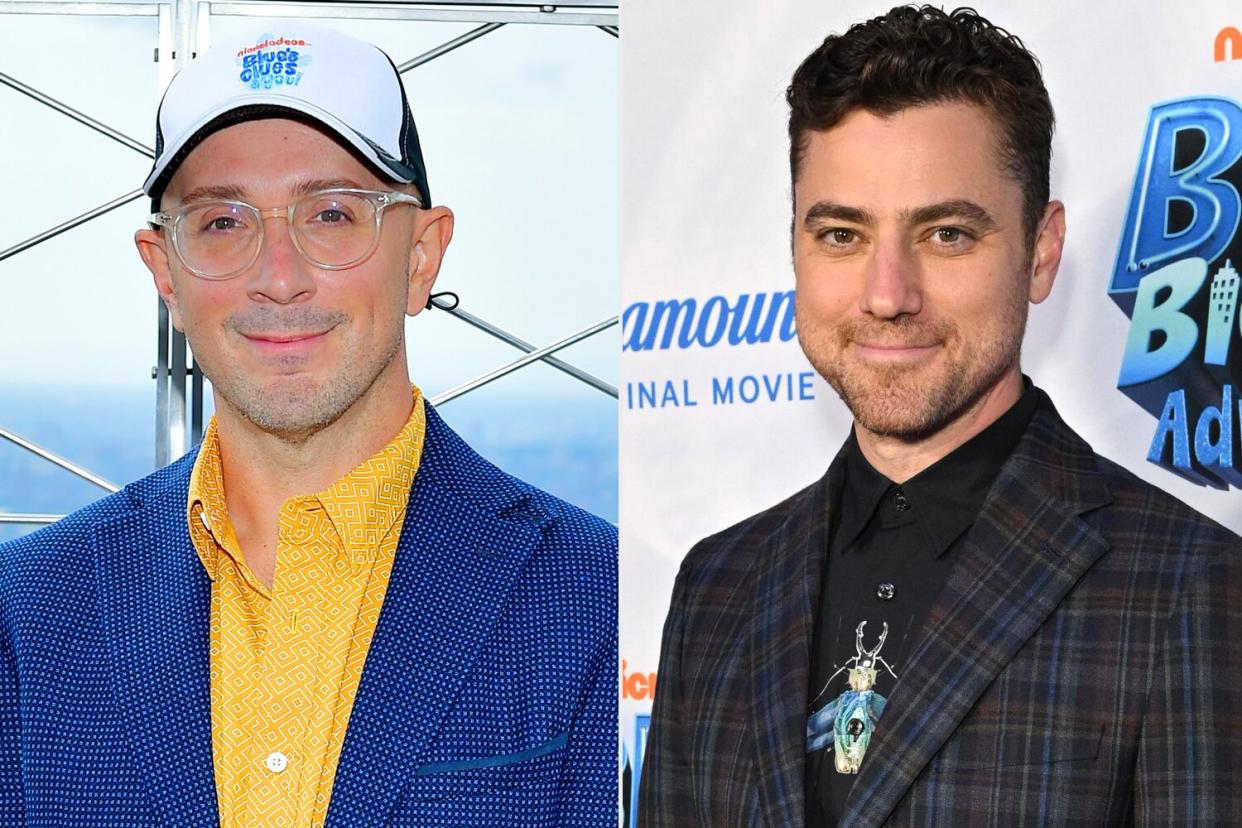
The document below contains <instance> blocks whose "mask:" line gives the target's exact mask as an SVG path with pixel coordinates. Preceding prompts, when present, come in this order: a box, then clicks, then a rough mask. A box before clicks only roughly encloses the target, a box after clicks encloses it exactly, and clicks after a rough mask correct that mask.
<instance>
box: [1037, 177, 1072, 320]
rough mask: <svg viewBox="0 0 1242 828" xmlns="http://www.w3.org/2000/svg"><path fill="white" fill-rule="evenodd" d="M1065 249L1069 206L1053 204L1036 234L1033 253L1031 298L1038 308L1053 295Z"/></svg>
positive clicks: (1046, 211) (1049, 205)
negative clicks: (1053, 285)
mask: <svg viewBox="0 0 1242 828" xmlns="http://www.w3.org/2000/svg"><path fill="white" fill-rule="evenodd" d="M1064 248H1065V205H1064V204H1062V203H1061V202H1059V201H1050V202H1048V206H1046V207H1045V208H1044V217H1043V219H1042V220H1041V221H1040V222H1039V230H1038V231H1037V232H1036V234H1035V246H1034V249H1033V250H1032V251H1031V289H1030V299H1031V302H1032V303H1033V304H1036V305H1038V304H1039V303H1040V302H1042V301H1044V300H1045V299H1047V298H1048V294H1050V293H1052V283H1053V282H1055V281H1056V279H1057V270H1058V269H1059V268H1060V267H1061V251H1062V250H1063V249H1064Z"/></svg>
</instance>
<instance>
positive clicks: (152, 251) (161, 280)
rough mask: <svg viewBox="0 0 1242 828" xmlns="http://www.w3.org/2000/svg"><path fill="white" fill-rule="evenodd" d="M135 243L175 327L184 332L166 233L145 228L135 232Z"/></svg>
mask: <svg viewBox="0 0 1242 828" xmlns="http://www.w3.org/2000/svg"><path fill="white" fill-rule="evenodd" d="M134 245H135V246H136V247H137V248H138V255H139V256H141V257H142V263H143V264H145V265H146V266H147V270H149V271H151V278H152V279H153V280H154V281H155V290H156V292H157V293H159V295H160V299H162V300H163V301H164V307H166V308H168V316H169V317H170V318H171V319H172V323H173V327H174V328H176V329H177V330H179V331H182V332H184V331H185V328H184V327H182V325H181V309H180V307H179V306H178V305H177V293H176V290H175V289H174V288H173V280H172V271H171V270H170V269H169V267H168V248H167V247H166V240H165V238H164V234H163V233H162V232H160V231H159V230H152V229H150V228H144V229H142V230H139V231H138V232H136V233H134Z"/></svg>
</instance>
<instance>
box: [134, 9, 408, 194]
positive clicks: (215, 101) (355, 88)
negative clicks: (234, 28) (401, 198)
mask: <svg viewBox="0 0 1242 828" xmlns="http://www.w3.org/2000/svg"><path fill="white" fill-rule="evenodd" d="M282 117H283V118H294V119H297V120H310V121H312V122H314V123H316V124H319V125H322V126H324V127H326V128H327V129H328V130H329V131H331V132H332V133H333V134H335V135H336V136H338V137H339V138H340V139H341V140H342V141H344V142H345V143H347V144H348V145H350V146H351V147H353V148H354V149H355V150H357V151H358V152H359V153H360V154H361V155H362V157H363V158H365V159H366V160H367V161H368V162H370V164H371V165H372V166H374V167H375V168H376V170H377V171H378V172H380V173H382V174H383V175H384V176H385V177H388V178H392V179H394V180H396V181H400V182H404V183H407V184H414V185H415V186H416V187H417V188H418V192H419V196H420V197H421V199H422V201H423V206H424V207H430V206H431V194H430V192H429V191H428V188H427V169H426V166H425V165H424V163H423V152H422V148H421V147H420V146H419V143H418V130H417V129H416V128H415V127H414V118H413V116H412V115H411V114H410V106H409V103H408V102H407V101H406V98H405V90H404V88H403V87H402V85H401V77H400V75H398V74H397V69H396V67H395V66H394V65H393V62H392V60H390V59H389V57H388V56H387V55H386V54H384V53H383V52H382V51H380V50H379V49H378V48H376V47H375V46H372V45H371V44H370V43H365V42H363V41H361V40H357V39H355V38H352V37H348V36H347V35H343V34H341V33H340V32H337V31H334V30H332V29H328V28H325V27H323V26H316V25H314V24H310V23H304V22H302V21H298V20H268V21H265V22H264V23H263V24H262V26H261V28H256V29H254V30H252V31H249V32H247V33H246V34H244V35H241V36H238V37H230V38H228V39H227V40H222V41H220V42H218V43H216V44H215V45H213V46H212V47H211V49H210V50H209V51H207V52H206V53H205V54H203V55H200V56H199V57H198V58H197V59H195V60H194V61H193V62H192V63H190V65H188V66H186V67H185V68H184V69H182V70H181V71H180V72H178V73H177V74H176V76H175V77H173V79H172V82H171V83H170V84H169V85H168V89H167V90H166V91H165V92H164V99H163V101H161V102H160V108H159V113H158V115H157V116H156V119H155V166H154V167H153V168H152V169H151V174H150V175H148V176H147V180H146V181H145V182H144V183H143V185H142V189H143V191H144V192H145V193H146V194H147V195H149V196H151V198H152V200H153V201H155V202H156V203H157V204H158V201H159V198H160V196H161V195H162V194H163V192H164V188H165V187H166V186H167V185H168V181H169V179H171V178H172V176H173V173H175V172H176V171H177V167H178V166H179V165H180V164H181V162H182V161H184V160H185V158H186V156H188V155H189V154H190V152H191V151H193V149H194V148H195V147H196V146H198V144H199V143H200V142H202V140H203V139H204V138H206V137H207V136H208V135H211V134H212V133H213V132H216V131H218V130H221V129H224V128H225V127H228V126H232V125H233V124H237V123H241V122H243V121H252V120H256V119H260V118H282Z"/></svg>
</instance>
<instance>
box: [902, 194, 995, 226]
mask: <svg viewBox="0 0 1242 828" xmlns="http://www.w3.org/2000/svg"><path fill="white" fill-rule="evenodd" d="M903 218H904V219H905V220H906V222H908V223H909V224H914V225H919V224H930V223H932V222H935V221H944V220H945V219H959V220H964V221H967V222H970V223H971V224H974V225H976V226H977V227H980V228H982V229H985V230H992V229H994V228H995V227H996V226H997V224H996V220H995V219H994V218H992V214H991V213H989V212H988V211H987V210H986V209H984V208H983V206H982V205H980V204H977V203H975V202H973V201H970V200H968V199H964V198H960V199H951V200H949V201H940V202H937V203H936V204H928V205H926V206H924V207H915V208H914V209H912V210H907V211H906V212H905V214H904V216H903Z"/></svg>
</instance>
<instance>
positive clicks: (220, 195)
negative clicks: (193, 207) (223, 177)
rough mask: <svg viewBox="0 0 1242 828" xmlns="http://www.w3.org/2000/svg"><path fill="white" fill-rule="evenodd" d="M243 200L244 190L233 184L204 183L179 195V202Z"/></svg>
mask: <svg viewBox="0 0 1242 828" xmlns="http://www.w3.org/2000/svg"><path fill="white" fill-rule="evenodd" d="M221 199H223V200H225V201H244V200H245V191H244V190H243V189H242V188H241V187H238V186H236V185H235V184H205V185H203V186H202V187H195V188H194V189H193V190H190V191H189V192H188V193H186V194H185V195H183V196H182V197H181V204H193V203H194V202H196V201H219V200H221Z"/></svg>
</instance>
